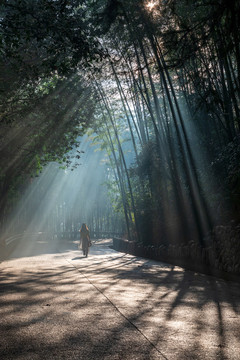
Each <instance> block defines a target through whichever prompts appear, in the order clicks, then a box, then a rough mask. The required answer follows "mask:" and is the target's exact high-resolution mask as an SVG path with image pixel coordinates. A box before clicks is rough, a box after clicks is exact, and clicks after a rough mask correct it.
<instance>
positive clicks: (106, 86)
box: [0, 0, 240, 275]
mask: <svg viewBox="0 0 240 360" xmlns="http://www.w3.org/2000/svg"><path fill="white" fill-rule="evenodd" d="M0 13H1V17H0V78H1V85H0V86H1V87H0V100H1V101H0V119H1V122H0V151H1V157H0V191H1V196H0V228H1V234H0V237H1V239H4V238H7V237H8V236H10V235H11V236H14V235H16V234H22V233H34V232H44V233H46V234H49V236H51V237H53V238H54V237H58V238H59V239H60V238H63V237H65V238H68V239H71V238H76V237H77V236H78V234H79V233H78V231H79V228H80V227H81V224H82V223H87V224H88V226H89V229H90V231H91V233H92V234H94V236H96V237H99V236H100V237H103V236H105V235H107V236H108V237H114V238H116V241H117V239H119V241H118V242H116V244H115V247H116V248H118V249H119V250H121V251H122V250H123V251H125V252H127V253H130V254H134V255H138V256H146V257H149V258H151V259H156V260H158V259H160V260H161V259H162V260H168V261H170V262H172V263H176V264H178V263H179V264H180V265H181V264H188V266H190V267H191V266H193V265H194V264H199V266H203V267H207V268H211V269H215V270H217V271H222V272H227V273H232V274H236V275H237V274H238V275H239V274H240V1H239V0H235V1H233V0H212V1H210V0H3V1H1V3H0ZM104 234H105V235H104ZM1 241H3V240H1Z"/></svg>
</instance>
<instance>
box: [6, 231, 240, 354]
mask: <svg viewBox="0 0 240 360" xmlns="http://www.w3.org/2000/svg"><path fill="white" fill-rule="evenodd" d="M66 245H67V246H66ZM108 245H109V242H108V241H100V242H98V243H97V244H95V245H94V246H93V247H92V248H91V252H90V255H89V257H88V258H83V257H82V254H81V252H80V251H78V250H77V247H76V244H75V243H68V244H66V243H65V244H64V243H61V244H59V243H57V242H56V241H54V242H53V241H51V242H49V241H47V240H44V239H38V238H35V239H34V240H33V239H27V240H24V241H23V243H21V244H20V246H19V247H18V248H17V249H16V250H15V252H14V253H13V254H12V255H11V258H10V259H9V260H8V261H4V262H2V263H0V359H1V360H3V359H4V360H5V359H14V360H15V359H19V360H20V359H22V360H28V359H33V360H35V359H47V360H51V359H70V360H72V359H85V360H91V359H94V360H95V359H96V360H98V359H103V360H106V359H107V360H108V359H109V360H110V359H111V360H116V359H119V360H120V359H121V360H122V359H126V360H133V359H136V360H148V359H154V360H155V359H169V360H170V359H171V360H175V359H204V360H211V359H212V360H216V359H221V360H222V359H231V360H234V359H236V360H239V359H240V286H239V284H236V283H227V282H225V281H223V280H218V279H215V278H213V277H208V276H205V275H201V274H197V273H194V272H190V271H185V270H184V269H182V268H180V267H175V266H171V265H168V264H164V263H160V262H155V261H150V260H146V259H141V258H137V257H134V256H131V255H126V254H123V253H117V252H115V251H113V250H111V249H110V248H109V247H108Z"/></svg>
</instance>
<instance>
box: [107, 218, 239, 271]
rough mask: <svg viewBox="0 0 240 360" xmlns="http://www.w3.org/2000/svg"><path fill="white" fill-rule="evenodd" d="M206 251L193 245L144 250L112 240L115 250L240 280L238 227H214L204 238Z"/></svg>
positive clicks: (144, 247)
mask: <svg viewBox="0 0 240 360" xmlns="http://www.w3.org/2000/svg"><path fill="white" fill-rule="evenodd" d="M205 243H206V247H205V248H202V247H200V246H199V245H198V244H196V243H195V242H194V241H190V242H189V243H188V244H186V245H183V244H182V245H178V244H176V245H168V246H166V245H160V246H158V247H154V246H143V245H141V244H138V243H136V242H133V241H128V240H125V239H119V238H114V239H113V248H114V249H115V250H118V251H121V252H125V253H128V254H132V255H135V256H141V257H147V258H150V259H153V260H159V261H164V262H168V263H171V264H175V265H179V266H183V267H186V268H189V269H191V270H196V271H200V272H204V273H211V274H216V275H221V274H223V275H224V274H226V276H227V274H233V275H236V276H240V225H237V226H236V225H234V224H230V225H226V226H217V227H215V228H214V230H213V232H212V233H211V234H209V236H208V237H206V238H205Z"/></svg>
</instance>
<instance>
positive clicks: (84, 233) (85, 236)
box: [79, 223, 90, 257]
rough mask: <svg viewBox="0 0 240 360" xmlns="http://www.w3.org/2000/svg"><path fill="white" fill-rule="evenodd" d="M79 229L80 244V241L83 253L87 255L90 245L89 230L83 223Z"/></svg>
mask: <svg viewBox="0 0 240 360" xmlns="http://www.w3.org/2000/svg"><path fill="white" fill-rule="evenodd" d="M79 231H80V244H81V243H82V251H83V255H85V256H86V257H87V256H88V250H89V246H90V231H89V229H88V227H87V225H86V224H85V223H83V224H82V226H81V229H80V230H79Z"/></svg>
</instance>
